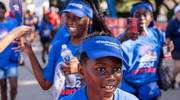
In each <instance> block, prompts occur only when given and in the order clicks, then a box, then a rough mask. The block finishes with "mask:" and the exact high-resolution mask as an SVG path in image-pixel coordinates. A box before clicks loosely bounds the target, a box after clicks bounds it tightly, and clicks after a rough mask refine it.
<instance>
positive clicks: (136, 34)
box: [119, 26, 140, 43]
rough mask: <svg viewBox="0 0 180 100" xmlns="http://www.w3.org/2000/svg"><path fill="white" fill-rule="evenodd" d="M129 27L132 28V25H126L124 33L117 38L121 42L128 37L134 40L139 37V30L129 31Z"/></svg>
mask: <svg viewBox="0 0 180 100" xmlns="http://www.w3.org/2000/svg"><path fill="white" fill-rule="evenodd" d="M131 28H133V26H129V27H127V29H126V31H125V33H124V34H123V36H122V37H120V38H119V41H120V42H121V43H122V42H124V41H126V40H128V39H132V40H136V39H137V38H138V37H139V35H140V33H139V32H129V30H130V29H131Z"/></svg>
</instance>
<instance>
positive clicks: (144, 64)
mask: <svg viewBox="0 0 180 100" xmlns="http://www.w3.org/2000/svg"><path fill="white" fill-rule="evenodd" d="M139 51H140V52H141V53H142V56H140V57H139V59H138V62H139V69H137V70H132V74H133V75H136V74H138V73H155V72H156V68H154V63H155V61H157V53H156V52H152V46H151V45H147V46H140V47H139Z"/></svg>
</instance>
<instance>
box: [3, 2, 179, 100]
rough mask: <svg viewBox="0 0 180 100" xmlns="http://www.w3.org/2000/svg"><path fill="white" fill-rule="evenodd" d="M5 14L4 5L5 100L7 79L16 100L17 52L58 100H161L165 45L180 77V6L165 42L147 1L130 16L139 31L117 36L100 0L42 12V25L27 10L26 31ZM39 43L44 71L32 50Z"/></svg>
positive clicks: (174, 72)
mask: <svg viewBox="0 0 180 100" xmlns="http://www.w3.org/2000/svg"><path fill="white" fill-rule="evenodd" d="M5 12H6V8H5V6H4V4H3V3H2V2H0V46H1V48H0V52H1V53H0V59H1V60H0V61H1V63H0V86H1V98H2V100H7V81H6V80H7V79H9V83H10V88H11V90H10V97H11V100H15V97H16V94H17V85H18V84H17V77H18V70H17V66H18V57H19V51H23V52H24V53H25V54H26V55H27V56H28V58H29V60H30V62H31V66H32V69H33V72H34V75H35V77H36V79H37V81H38V83H39V84H40V86H41V87H42V89H43V90H48V89H49V88H51V87H53V88H54V90H53V97H54V100H75V99H77V100H139V99H140V100H160V97H161V91H160V88H159V87H158V80H159V76H158V72H157V67H158V62H159V59H160V54H161V46H162V45H166V46H167V47H168V51H170V52H171V51H172V57H173V59H174V63H175V67H174V69H173V74H174V77H176V76H177V74H178V73H179V72H180V66H179V65H180V64H179V63H180V61H179V59H180V58H179V57H180V49H179V43H180V42H179V35H180V34H179V32H180V29H179V26H178V25H179V21H180V18H179V17H180V6H177V7H176V8H175V10H174V13H175V15H176V18H175V19H172V20H171V21H170V22H169V24H168V26H167V30H166V38H165V37H164V35H163V32H162V31H161V30H160V29H158V28H154V27H153V26H154V19H153V8H152V6H151V5H150V4H149V3H146V2H139V3H136V4H133V5H132V8H131V11H130V17H134V18H137V19H138V26H137V27H138V31H137V32H131V31H130V29H131V28H133V27H134V26H128V27H127V29H126V31H125V32H124V33H122V34H120V35H119V36H118V37H115V36H114V35H113V34H112V33H111V31H109V29H108V27H107V26H106V25H105V22H104V19H103V16H102V12H101V8H100V5H99V2H98V0H72V1H70V2H69V3H68V5H67V7H66V9H64V10H62V11H60V12H59V13H58V12H57V11H56V10H55V7H54V6H52V7H51V8H50V11H49V12H48V11H47V8H44V11H43V20H42V21H39V19H38V17H37V16H36V13H33V12H32V11H31V10H27V11H26V12H25V13H24V14H23V18H24V23H23V24H24V25H22V26H18V25H17V22H16V19H13V18H10V17H4V14H5ZM60 14H64V15H65V17H66V22H65V25H61V20H60ZM27 33H31V34H27ZM38 41H41V43H42V47H43V50H42V61H43V62H44V63H46V66H45V67H41V65H40V63H39V61H38V60H37V58H36V56H35V53H34V51H33V49H32V46H31V43H32V42H35V43H37V42H38ZM160 41H161V42H160ZM172 41H173V42H172ZM64 44H66V45H67V48H68V49H70V50H71V53H72V55H73V57H70V61H64V58H63V56H62V55H61V49H62V48H63V47H62V45H64ZM46 54H47V55H48V59H47V61H46V57H45V55H46ZM173 88H174V87H173Z"/></svg>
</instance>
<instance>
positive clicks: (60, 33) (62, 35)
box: [51, 25, 69, 45]
mask: <svg viewBox="0 0 180 100" xmlns="http://www.w3.org/2000/svg"><path fill="white" fill-rule="evenodd" d="M67 36H69V32H68V29H67V27H66V25H64V26H62V27H61V28H60V29H59V30H58V31H57V33H56V35H55V37H54V38H53V40H52V42H51V45H53V44H55V42H57V41H61V40H62V39H63V38H65V37H67Z"/></svg>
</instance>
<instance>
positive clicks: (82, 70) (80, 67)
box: [78, 63, 85, 79]
mask: <svg viewBox="0 0 180 100" xmlns="http://www.w3.org/2000/svg"><path fill="white" fill-rule="evenodd" d="M84 72H85V67H84V66H82V65H81V64H80V63H79V64H78V74H79V76H80V77H81V78H82V79H85V73H84Z"/></svg>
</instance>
